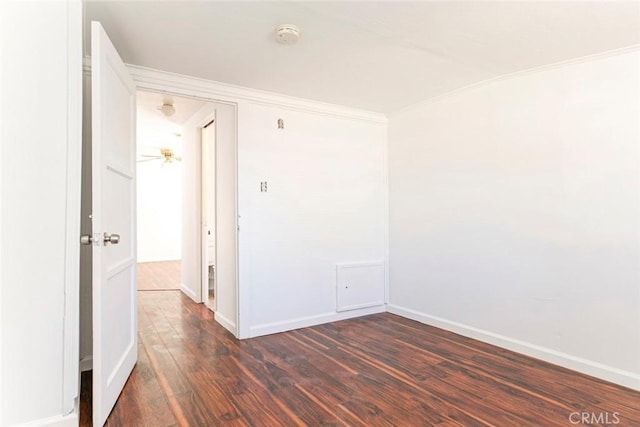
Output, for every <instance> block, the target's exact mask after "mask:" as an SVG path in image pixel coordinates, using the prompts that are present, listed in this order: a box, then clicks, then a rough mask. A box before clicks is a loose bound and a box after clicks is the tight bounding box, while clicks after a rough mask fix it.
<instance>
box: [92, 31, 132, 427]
mask: <svg viewBox="0 0 640 427" xmlns="http://www.w3.org/2000/svg"><path fill="white" fill-rule="evenodd" d="M91 50H92V58H91V72H92V82H91V92H92V104H91V106H92V193H93V206H92V210H93V424H94V425H96V426H101V425H103V424H104V422H105V421H106V419H107V417H108V416H109V413H110V412H111V409H112V408H113V406H114V404H115V402H116V400H117V398H118V395H119V394H120V391H121V390H122V388H123V387H124V384H125V382H126V381H127V378H128V377H129V374H130V373H131V370H132V369H133V367H134V365H135V363H136V359H137V331H136V329H137V319H136V240H135V236H136V230H135V196H136V194H135V188H136V182H135V147H136V145H135V117H136V99H135V85H134V83H133V80H132V79H131V77H130V76H129V73H128V71H127V69H126V67H125V66H124V63H123V62H122V60H121V59H120V57H119V56H118V53H117V52H116V50H115V48H114V47H113V45H112V44H111V42H110V40H109V38H108V37H107V34H106V33H105V32H104V29H103V28H102V26H101V25H100V23H98V22H92V24H91ZM113 233H115V234H118V235H119V241H118V242H117V243H116V242H106V241H105V239H104V238H103V236H104V235H105V234H109V235H112V234H113Z"/></svg>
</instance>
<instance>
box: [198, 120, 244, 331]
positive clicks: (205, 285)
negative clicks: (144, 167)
mask: <svg viewBox="0 0 640 427" xmlns="http://www.w3.org/2000/svg"><path fill="white" fill-rule="evenodd" d="M215 119H216V113H215V112H214V113H213V114H211V115H209V116H207V118H206V119H204V120H202V121H201V122H200V123H198V125H197V126H196V129H197V130H198V132H197V134H196V135H197V136H196V139H198V140H199V141H200V152H199V154H200V181H201V182H203V183H204V180H205V178H208V177H209V173H208V172H207V176H206V177H205V173H204V171H205V164H206V163H207V158H206V155H205V144H204V139H203V138H202V132H203V131H204V129H205V127H207V125H211V124H212V125H213V126H217V125H218V124H217V123H216V120H215ZM213 131H214V133H215V127H214V129H213ZM214 151H216V153H215V155H216V156H217V149H216V145H214ZM216 158H217V157H216ZM236 170H237V169H236ZM236 179H237V178H236ZM217 182H218V181H217V179H216V180H215V181H214V183H217ZM214 185H215V184H214ZM200 189H201V191H200V206H201V207H202V209H201V210H200V224H201V227H200V230H201V232H200V247H201V251H202V253H201V257H200V260H201V261H200V262H201V263H202V265H201V271H202V275H201V278H200V279H201V281H202V282H201V284H200V285H201V289H200V296H201V299H202V303H203V304H204V305H205V307H208V308H209V309H211V311H213V312H214V313H215V312H216V311H218V303H217V301H218V300H217V299H214V302H213V306H210V305H209V277H208V276H209V274H208V271H209V257H208V255H209V254H208V252H207V248H208V246H209V241H208V238H207V233H206V230H205V229H204V227H202V224H204V222H205V221H207V223H208V221H209V218H208V213H209V210H210V206H209V205H207V206H206V208H205V204H204V200H205V198H206V195H205V189H204V186H202V187H201V188H200ZM236 198H237V195H236ZM217 201H218V192H217V191H216V196H215V198H214V202H213V203H214V204H213V206H214V211H215V206H216V205H217ZM236 211H237V210H236ZM236 214H237V212H236ZM216 218H217V215H216ZM216 225H217V224H216V223H215V222H214V224H213V226H214V230H217V228H215V227H216ZM213 239H214V241H215V242H216V243H217V234H216V232H214V235H213ZM217 264H218V251H217V250H216V254H215V263H214V269H213V289H214V290H213V294H214V295H216V294H217V293H218V270H217V269H216V268H215V266H216V265H217ZM236 265H237V258H236ZM236 280H237V278H236ZM236 292H237V289H236ZM214 298H215V297H214ZM236 310H237V307H236ZM236 322H237V319H236ZM236 325H237V323H236Z"/></svg>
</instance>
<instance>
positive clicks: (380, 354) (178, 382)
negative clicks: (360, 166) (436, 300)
mask: <svg viewBox="0 0 640 427" xmlns="http://www.w3.org/2000/svg"><path fill="white" fill-rule="evenodd" d="M138 311H139V355H138V364H137V365H136V367H135V369H134V371H133V374H132V375H131V377H130V378H129V380H128V382H127V384H126V385H125V388H124V390H123V391H122V394H121V395H120V398H119V400H118V402H117V404H116V406H115V408H114V410H113V412H112V413H111V415H110V417H109V419H108V420H107V425H108V426H143V425H144V426H173V425H180V426H218V425H225V426H227V425H228V426H319V425H336V426H342V425H353V426H435V425H442V426H445V425H446V426H449V425H451V426H520V425H522V426H571V425H575V424H572V423H571V422H570V419H569V416H570V415H571V414H572V413H576V412H587V413H590V414H591V413H593V414H595V415H596V416H599V415H600V414H608V415H607V416H608V418H607V419H608V421H609V422H611V421H614V420H615V419H616V418H614V413H615V414H616V415H615V416H616V417H617V419H619V421H620V423H619V425H621V426H630V425H640V392H636V391H632V390H630V389H626V388H623V387H619V386H616V385H613V384H610V383H607V382H604V381H601V380H598V379H595V378H591V377H587V376H585V375H582V374H578V373H576V372H572V371H569V370H566V369H563V368H560V367H557V366H554V365H550V364H547V363H544V362H541V361H539V360H535V359H532V358H529V357H526V356H522V355H519V354H516V353H513V352H510V351H507V350H504V349H500V348H498V347H494V346H491V345H488V344H485V343H482V342H479V341H475V340H472V339H469V338H465V337H462V336H459V335H456V334H452V333H449V332H446V331H443V330H440V329H437V328H433V327H430V326H426V325H422V324H420V323H417V322H414V321H411V320H407V319H404V318H402V317H398V316H394V315H392V314H388V313H384V314H377V315H372V316H367V317H362V318H358V319H353V320H346V321H342V322H337V323H331V324H327V325H321V326H316V327H312V328H306V329H300V330H297V331H292V332H287V333H281V334H276V335H270V336H266V337H260V338H254V339H251V340H245V341H237V340H235V338H234V337H233V336H232V335H231V334H230V333H228V332H227V331H226V330H224V329H223V328H222V327H221V326H219V325H218V324H217V323H216V322H215V321H214V320H213V314H212V312H211V311H210V310H208V309H206V308H204V307H203V306H202V304H195V303H193V302H192V301H191V300H190V299H189V298H188V297H186V296H184V295H182V294H181V293H180V292H140V293H139V306H138ZM87 379H88V380H90V375H89V376H87V375H86V374H85V376H83V387H82V396H81V399H82V403H81V422H80V425H89V424H90V421H89V420H90V405H88V402H89V401H90V384H89V383H90V381H87ZM578 417H579V415H575V414H574V415H573V420H574V421H575V420H578V419H579V418H578ZM600 419H601V420H604V418H600ZM589 424H590V425H597V423H589ZM582 425H585V424H582ZM602 425H605V423H604V422H603V423H602Z"/></svg>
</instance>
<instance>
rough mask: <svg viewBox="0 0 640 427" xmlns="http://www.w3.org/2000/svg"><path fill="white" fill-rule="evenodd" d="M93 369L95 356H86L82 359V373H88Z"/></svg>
mask: <svg viewBox="0 0 640 427" xmlns="http://www.w3.org/2000/svg"><path fill="white" fill-rule="evenodd" d="M92 369H93V356H86V357H83V358H82V359H80V372H86V371H90V370H92Z"/></svg>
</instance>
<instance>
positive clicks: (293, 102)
mask: <svg viewBox="0 0 640 427" xmlns="http://www.w3.org/2000/svg"><path fill="white" fill-rule="evenodd" d="M126 66H127V68H128V70H129V73H130V74H131V77H132V78H133V80H134V82H135V83H136V86H137V87H138V89H141V90H149V91H152V92H165V93H166V92H171V93H172V94H175V95H178V96H187V97H191V98H198V99H205V100H208V101H217V102H231V103H238V101H245V102H250V103H254V104H260V105H265V106H270V107H275V108H285V109H290V110H295V111H305V112H311V113H316V114H322V115H327V116H333V117H339V118H346V119H350V120H357V121H364V122H369V123H380V124H386V123H387V117H386V115H384V114H381V113H374V112H370V111H365V110H359V109H355V108H350V107H344V106H340V105H335V104H328V103H324V102H319V101H313V100H309V99H302V98H296V97H292V96H288V95H281V94H277V93H273V92H267V91H263V90H259V89H252V88H247V87H242V86H236V85H231V84H227V83H222V82H216V81H213V80H206V79H201V78H198V77H191V76H186V75H182V74H176V73H171V72H168V71H161V70H155V69H152V68H146V67H141V66H138V65H132V64H126ZM83 72H84V73H85V74H91V58H90V57H85V58H84V62H83Z"/></svg>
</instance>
